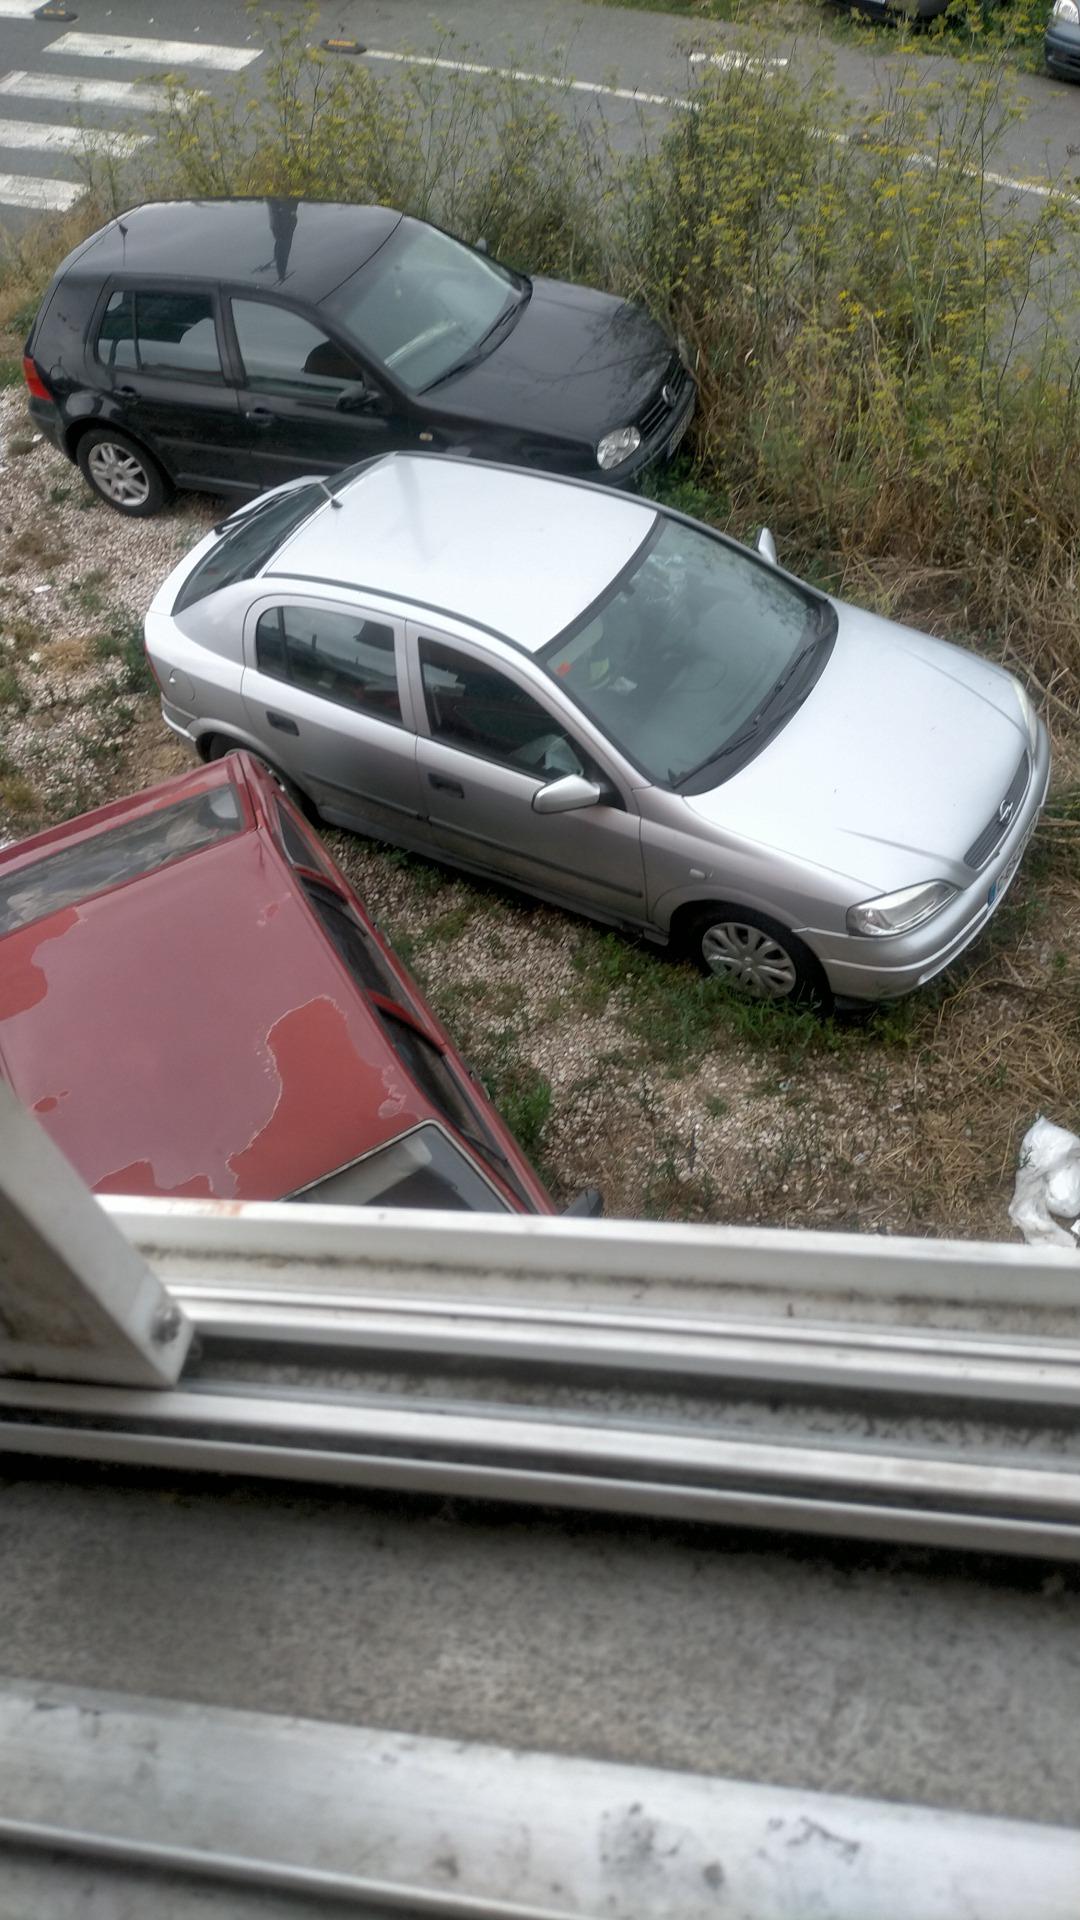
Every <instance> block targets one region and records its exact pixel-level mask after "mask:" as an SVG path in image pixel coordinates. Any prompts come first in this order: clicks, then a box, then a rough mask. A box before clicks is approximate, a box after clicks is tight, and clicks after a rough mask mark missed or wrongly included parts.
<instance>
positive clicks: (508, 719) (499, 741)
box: [420, 640, 586, 780]
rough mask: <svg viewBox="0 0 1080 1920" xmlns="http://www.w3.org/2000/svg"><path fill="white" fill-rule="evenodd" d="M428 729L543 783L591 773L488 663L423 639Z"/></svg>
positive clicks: (565, 737) (554, 727)
mask: <svg viewBox="0 0 1080 1920" xmlns="http://www.w3.org/2000/svg"><path fill="white" fill-rule="evenodd" d="M420 671H421V674H422V676H423V682H424V704H425V706H426V708H427V716H428V724H429V725H430V727H431V731H432V733H433V734H434V736H435V738H436V739H437V740H445V741H446V742H447V744H448V745H450V746H452V747H463V748H464V749H465V750H466V751H467V752H469V753H479V754H482V755H483V757H484V758H485V759H487V760H498V761H500V762H501V763H502V765H503V766H507V767H513V768H514V770H515V771H516V772H518V773H526V774H532V775H533V776H534V777H535V778H536V779H537V780H559V779H561V778H562V776H563V775H564V774H567V773H579V774H580V773H585V772H586V766H585V763H584V759H583V756H582V754H581V752H580V750H579V749H578V747H577V746H576V745H575V743H574V741H573V740H571V738H570V735H569V734H568V733H565V732H564V731H563V729H562V727H560V726H559V724H558V722H557V721H556V720H554V719H553V718H552V716H551V714H549V713H547V712H545V710H544V708H543V707H542V706H541V705H540V704H539V702H538V701H536V700H534V699H533V698H532V696H531V695H530V694H528V693H526V692H525V691H524V688H522V687H519V686H518V685H517V684H516V682H515V681H513V680H510V679H508V678H507V676H506V675H505V674H503V673H500V672H499V671H498V669H497V668H496V667H491V666H488V665H487V663H486V662H485V661H482V660H472V659H470V658H469V657H468V656H467V655H465V654H463V653H458V652H457V650H456V649H455V648H454V647H446V646H442V645H440V643H439V642H438V641H437V640H421V642H420Z"/></svg>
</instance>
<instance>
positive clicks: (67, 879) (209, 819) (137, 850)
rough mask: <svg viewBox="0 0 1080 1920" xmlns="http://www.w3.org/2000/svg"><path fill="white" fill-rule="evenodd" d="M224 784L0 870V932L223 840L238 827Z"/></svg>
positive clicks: (231, 798)
mask: <svg viewBox="0 0 1080 1920" xmlns="http://www.w3.org/2000/svg"><path fill="white" fill-rule="evenodd" d="M243 824H244V822H243V815H242V814H241V811H240V803H239V801H238V800H237V797H236V794H235V792H234V791H233V789H232V787H214V788H212V789H211V791H210V792H209V793H197V794H194V795H192V796H191V797H190V798H189V799H187V800H178V801H177V802H176V803H175V805H173V806H171V807H157V808H155V810H154V812H153V813H144V814H142V815H141V816H140V817H139V819H137V820H122V821H120V822H119V823H118V824H117V825H114V826H109V827H103V828H102V830H101V832H100V833H91V834H88V835H87V836H86V838H85V840H78V841H76V842H75V844H74V846H71V845H69V846H62V845H61V846H58V847H57V848H56V850H55V852H53V853H47V854H45V855H44V857H43V858H42V859H41V860H35V861H33V862H32V864H31V865H30V866H26V867H16V868H15V870H14V871H13V872H11V873H4V872H3V871H2V870H0V933H11V932H13V931H14V929H15V928H16V927H24V926H26V925H27V923H28V922H29V921H31V920H40V919H42V918H43V917H44V915H45V914H48V913H57V912H59V910H60V908H61V907H72V906H76V905H77V904H78V902H79V901H80V900H86V899H88V898H89V897H90V895H91V894H95V893H106V892H108V890H109V889H110V888H111V887H118V886H119V885H120V883H121V881H123V880H134V879H135V878H137V876H138V875H139V874H144V873H153V871H154V869H155V868H156V867H164V866H168V864H169V862H170V861H172V860H180V859H182V858H183V857H184V855H185V854H188V853H196V852H198V850H199V849H200V848H201V847H210V846H213V844H214V842H215V841H217V840H228V839H230V838H231V837H232V835H233V834H235V833H239V832H240V829H241V827H242V826H243Z"/></svg>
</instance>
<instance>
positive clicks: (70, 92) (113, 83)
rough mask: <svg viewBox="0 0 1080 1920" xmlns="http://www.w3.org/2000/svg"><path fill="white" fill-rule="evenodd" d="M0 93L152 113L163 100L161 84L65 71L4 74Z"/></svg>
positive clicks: (24, 97)
mask: <svg viewBox="0 0 1080 1920" xmlns="http://www.w3.org/2000/svg"><path fill="white" fill-rule="evenodd" d="M0 93H11V94H15V95H17V97H18V98H19V99H20V100H59V101H62V102H67V103H68V104H69V105H70V106H73V107H121V108H124V109H126V110H127V111H128V112H129V113H138V112H140V111H144V110H145V111H146V112H148V113H152V112H153V111H154V109H155V108H156V107H160V106H163V105H164V103H165V98H166V95H165V89H164V87H155V86H145V87H141V86H139V84H138V82H137V81H135V80H76V79H74V78H73V77H72V76H71V75H70V74H67V73H20V72H18V71H15V72H12V73H5V74H4V75H3V76H2V77H0Z"/></svg>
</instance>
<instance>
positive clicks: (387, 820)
mask: <svg viewBox="0 0 1080 1920" xmlns="http://www.w3.org/2000/svg"><path fill="white" fill-rule="evenodd" d="M276 607H286V608H289V609H292V610H295V611H296V612H297V613H299V614H301V615H302V614H303V613H305V612H310V613H311V614H312V615H314V616H316V617H317V616H318V615H319V614H326V613H332V614H344V615H346V616H347V617H348V618H349V619H350V620H351V619H355V620H356V621H358V622H363V621H364V620H365V619H369V620H371V621H373V622H375V623H377V624H378V625H379V626H381V627H384V628H385V627H389V628H391V629H392V630H393V632H394V652H395V661H396V667H397V684H398V695H399V699H400V703H401V718H400V720H393V719H390V718H387V717H383V716H381V715H379V714H378V713H373V712H370V711H368V710H366V709H365V708H364V707H363V706H359V705H353V704H351V703H349V702H348V701H346V700H343V699H341V698H335V697H328V696H326V695H324V694H322V693H320V692H317V691H314V690H313V689H312V688H310V687H308V686H299V685H296V684H295V683H294V682H292V681H290V680H288V679H285V678H281V677H279V676H278V675H277V674H272V673H268V672H265V671H264V670H263V669H262V668H261V667H260V666H259V664H258V660H257V657H256V645H255V630H256V627H257V625H258V621H259V618H260V616H261V615H262V614H264V613H266V612H268V611H270V610H271V609H273V608H276ZM404 646H405V640H404V632H403V629H402V624H401V623H400V622H399V621H395V620H393V619H391V618H390V617H389V616H388V615H386V614H385V613H382V612H378V613H370V614H368V613H367V612H366V611H365V609H363V608H362V607H359V606H356V605H352V606H350V605H348V604H347V603H346V602H338V601H328V600H318V599H315V598H314V597H313V596H311V595H304V594H303V593H289V592H288V591H287V590H284V591H280V592H277V593H273V594H267V595H265V597H260V599H259V600H257V601H255V602H254V603H253V605H252V606H251V607H250V608H249V609H248V614H247V618H246V621H245V625H244V677H243V689H242V690H243V701H244V706H245V709H246V712H247V718H248V726H249V728H250V730H251V731H252V732H253V733H254V734H255V735H256V736H257V737H258V738H259V739H260V740H262V741H263V742H265V746H266V752H267V755H268V757H269V758H270V759H271V760H273V761H274V762H275V764H276V765H278V766H280V767H281V769H282V771H283V772H285V773H290V774H292V775H293V776H294V778H295V779H296V780H298V781H299V783H300V785H301V786H302V787H303V788H304V789H305V791H306V792H308V793H310V795H311V797H312V798H313V800H315V802H316V804H317V805H318V806H319V808H320V810H321V811H322V812H323V813H324V814H325V815H326V817H327V818H328V819H332V820H336V821H339V822H340V823H341V824H343V825H348V826H355V827H357V828H359V829H360V831H362V832H370V833H375V834H378V833H380V832H382V831H385V832H386V833H387V834H388V835H389V836H390V837H392V838H393V837H396V836H397V835H399V834H403V833H404V834H408V835H409V836H411V835H412V834H413V833H414V832H415V831H416V826H417V821H418V817H419V815H420V812H421V806H420V794H419V783H418V777H417V769H416V735H415V733H414V732H413V730H412V724H411V721H412V706H411V701H410V695H409V688H408V684H407V677H406V673H405V670H404Z"/></svg>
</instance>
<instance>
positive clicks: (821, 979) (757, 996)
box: [686, 907, 832, 1011]
mask: <svg viewBox="0 0 1080 1920" xmlns="http://www.w3.org/2000/svg"><path fill="white" fill-rule="evenodd" d="M686 935H687V944H688V947H689V950H690V952H691V954H692V955H693V958H694V959H695V960H696V961H697V964H698V965H699V966H700V967H702V968H703V969H704V971H705V972H706V973H710V974H712V975H713V977H714V979H717V980H723V981H724V983H725V984H726V985H727V986H729V987H731V988H733V989H734V991H735V992H737V993H740V994H743V995H745V997H746V998H747V999H749V1000H773V1001H776V1000H786V1001H788V1002H790V1003H794V1004H796V1005H800V1006H808V1005H814V1006H817V1007H820V1008H821V1009H822V1010H823V1011H824V1010H827V1009H828V1007H829V1006H830V1005H831V1003H832V995H831V994H830V992H829V988H828V984H827V982H826V980H825V976H824V974H823V973H822V971H821V968H820V967H819V965H818V963H817V961H816V960H815V959H814V956H813V954H812V953H811V952H810V950H809V948H808V947H805V946H804V945H803V942H802V941H801V940H799V939H798V938H797V937H796V936H795V934H793V933H789V932H788V931H787V929H786V928H785V927H781V926H779V925H778V923H777V922H776V921H775V920H770V919H767V918H766V916H765V915H764V914H759V913H749V912H747V911H745V910H743V911H740V910H739V908H737V907H714V908H712V909H711V910H708V909H707V910H705V911H704V912H702V913H699V914H697V915H696V916H695V917H694V919H693V920H692V921H691V922H690V924H689V926H688V927H687V929H686Z"/></svg>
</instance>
